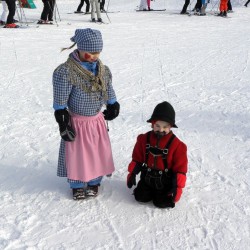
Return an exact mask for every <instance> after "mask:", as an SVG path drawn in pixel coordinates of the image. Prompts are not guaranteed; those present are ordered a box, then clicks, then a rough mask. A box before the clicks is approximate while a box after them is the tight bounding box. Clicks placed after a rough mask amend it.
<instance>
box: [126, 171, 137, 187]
mask: <svg viewBox="0 0 250 250" xmlns="http://www.w3.org/2000/svg"><path fill="white" fill-rule="evenodd" d="M127 186H128V188H132V187H133V186H136V175H135V174H134V173H129V174H128V176H127Z"/></svg>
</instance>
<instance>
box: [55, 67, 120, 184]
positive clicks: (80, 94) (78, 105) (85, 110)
mask: <svg viewBox="0 0 250 250" xmlns="http://www.w3.org/2000/svg"><path fill="white" fill-rule="evenodd" d="M68 73H69V69H68V68H67V66H66V65H65V64H61V65H60V66H59V67H57V69H56V70H55V71H54V74H53V97H54V104H57V105H61V106H67V107H68V108H69V110H70V111H71V112H73V113H75V114H78V115H82V116H95V115H97V114H98V113H99V112H100V111H101V108H102V106H103V105H104V104H106V103H105V100H104V97H103V96H102V93H101V92H95V93H87V92H84V91H83V90H82V89H81V88H80V87H78V86H75V85H72V84H71V83H70V82H69V80H68ZM104 82H105V84H106V86H107V94H108V100H112V99H116V95H115V92H114V89H113V86H112V74H111V72H110V70H109V68H108V67H107V66H105V72H104ZM86 84H89V83H86ZM57 176H60V177H67V170H66V166H65V142H64V141H63V140H61V144H60V149H59V158H58V168H57ZM68 181H69V182H79V181H74V180H68Z"/></svg>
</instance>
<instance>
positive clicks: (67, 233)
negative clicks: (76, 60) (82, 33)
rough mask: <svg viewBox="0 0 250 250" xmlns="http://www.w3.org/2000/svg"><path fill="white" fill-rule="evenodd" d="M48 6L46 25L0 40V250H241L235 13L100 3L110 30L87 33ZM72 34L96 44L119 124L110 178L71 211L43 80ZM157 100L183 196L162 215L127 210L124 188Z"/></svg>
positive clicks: (244, 223) (244, 224)
mask: <svg viewBox="0 0 250 250" xmlns="http://www.w3.org/2000/svg"><path fill="white" fill-rule="evenodd" d="M57 4H58V7H59V10H60V14H61V18H62V21H61V22H59V21H58V25H54V26H49V27H48V26H47V27H39V28H38V29H33V28H35V27H36V25H35V24H29V25H30V27H31V28H27V29H19V30H8V29H1V33H0V58H1V60H2V59H3V58H4V63H2V64H1V68H0V80H1V92H0V98H1V104H2V105H1V106H0V107H1V114H2V119H1V120H2V122H1V126H0V139H1V144H0V160H1V166H0V188H1V191H0V199H1V203H0V249H4V250H13V249H20V250H26V249H28V250H34V249H46V250H54V249H60V250H68V249H79V250H80V249H88V250H89V249H91V250H92V249H93V250H97V249H98V250H102V249H124V250H125V249H126V250H127V249H133V250H134V249H135V250H137V249H143V250H152V249H157V250H158V249H171V250H172V249H183V250H189V249H190V250H193V249H195V250H196V249H199V250H203V249H204V250H207V249H209V250H210V249H212V250H221V249H227V250H228V249H229V250H238V249H243V250H247V249H248V248H249V244H250V240H249V239H250V236H249V233H250V218H249V217H250V209H249V207H250V206H249V205H250V203H249V200H250V199H249V196H250V195H249V194H250V190H249V177H250V176H249V162H250V161H249V154H250V140H249V138H250V134H249V131H250V123H249V121H250V115H249V114H250V112H249V111H250V106H249V99H250V91H249V88H250V87H249V86H250V85H249V83H250V82H249V79H250V68H249V53H250V49H249V41H250V33H249V19H250V17H249V10H248V9H247V8H242V7H240V6H237V7H235V13H233V14H230V16H231V17H232V18H230V19H222V18H217V17H213V16H211V15H208V16H206V17H204V18H203V17H195V16H192V17H187V16H182V15H176V14H173V13H178V12H179V10H180V9H181V8H182V5H183V2H176V1H172V0H171V1H168V2H167V3H164V8H166V9H167V11H166V12H152V13H135V11H134V9H135V6H137V5H138V1H135V0H133V1H130V2H128V1H125V0H121V1H120V2H119V3H112V2H111V3H110V10H111V11H115V10H120V12H119V13H110V14H109V17H110V18H111V24H109V25H98V26H97V25H96V24H92V23H89V22H88V18H89V17H87V16H83V15H82V16H81V15H67V14H66V13H68V12H69V11H73V10H74V9H75V7H76V5H77V3H76V2H75V1H71V0H69V1H68V2H67V3H65V2H64V1H60V0H58V1H57ZM151 4H152V6H153V8H162V5H163V2H159V1H158V2H152V3H151ZM192 4H194V3H192ZM233 4H235V5H236V4H237V3H236V2H233ZM36 5H37V6H38V9H36V10H25V12H26V15H27V17H28V19H29V20H36V19H37V17H39V16H40V11H41V8H42V3H40V2H37V1H36ZM211 7H212V6H211V4H210V5H208V9H211ZM128 16H129V18H128ZM103 18H104V19H105V18H106V16H105V15H104V14H103ZM69 24H70V25H69ZM83 27H91V28H97V29H100V30H101V31H102V33H103V36H104V51H103V53H102V55H101V58H102V60H103V61H104V63H105V64H107V65H108V66H109V67H110V68H111V71H112V74H113V84H114V87H115V90H116V93H117V96H118V100H119V102H120V104H121V113H120V116H119V117H118V118H117V119H116V120H115V121H113V122H110V123H109V127H110V132H109V133H110V138H111V143H112V148H113V156H114V160H115V165H116V171H115V173H114V174H113V176H112V177H111V178H104V180H103V184H102V186H101V188H100V195H99V196H98V197H97V198H94V199H87V200H84V201H81V202H75V201H73V200H72V194H71V190H69V188H68V184H67V183H66V180H65V179H62V178H58V177H56V165H57V155H58V148H59V134H58V127H57V124H56V123H55V121H54V117H53V110H52V99H53V96H52V85H51V77H52V73H53V70H54V69H55V68H56V67H57V66H58V65H59V64H60V63H62V62H64V61H65V60H66V58H67V56H68V53H67V52H63V53H60V52H59V51H60V48H62V47H68V46H70V45H71V42H70V41H69V38H70V37H72V36H73V33H74V30H75V29H76V28H83ZM194 34H195V36H194ZM1 62H2V61H1ZM163 100H167V101H170V102H171V103H172V104H173V106H174V107H175V110H176V114H177V125H178V127H179V128H178V130H174V132H175V133H176V134H177V136H178V137H179V138H180V139H182V140H183V141H184V142H185V143H186V144H187V146H188V158H189V172H188V176H187V185H186V188H185V189H184V192H183V196H182V199H181V201H180V202H179V203H178V204H177V205H176V207H175V209H172V210H161V209H156V208H154V206H153V204H152V203H149V204H138V203H136V202H135V200H134V197H133V195H132V192H133V190H132V189H131V190H130V189H128V188H127V187H126V175H127V165H128V163H129V162H130V160H131V153H132V149H133V146H134V143H135V142H136V137H137V136H138V134H140V133H144V132H146V131H148V130H149V129H150V125H149V124H147V123H146V120H147V119H148V118H149V117H150V115H151V113H152V111H153V108H154V106H155V105H156V104H157V103H158V102H160V101H163ZM138 179H139V178H137V181H138Z"/></svg>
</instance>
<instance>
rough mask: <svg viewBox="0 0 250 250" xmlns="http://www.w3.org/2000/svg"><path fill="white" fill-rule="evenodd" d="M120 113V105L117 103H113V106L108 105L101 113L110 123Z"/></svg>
mask: <svg viewBox="0 0 250 250" xmlns="http://www.w3.org/2000/svg"><path fill="white" fill-rule="evenodd" d="M119 112H120V104H119V103H118V102H115V103H114V104H108V105H107V109H105V110H104V111H103V114H104V119H105V120H108V121H111V120H113V119H115V118H116V117H117V116H118V115H119Z"/></svg>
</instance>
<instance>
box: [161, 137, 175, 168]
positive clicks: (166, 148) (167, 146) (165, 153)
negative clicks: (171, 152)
mask: <svg viewBox="0 0 250 250" xmlns="http://www.w3.org/2000/svg"><path fill="white" fill-rule="evenodd" d="M174 138H175V134H172V135H171V137H170V139H169V140H168V142H167V144H166V146H165V148H164V150H163V155H162V160H163V164H164V170H165V172H167V171H168V161H167V155H168V149H169V147H170V145H171V143H172V142H173V140H174Z"/></svg>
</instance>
